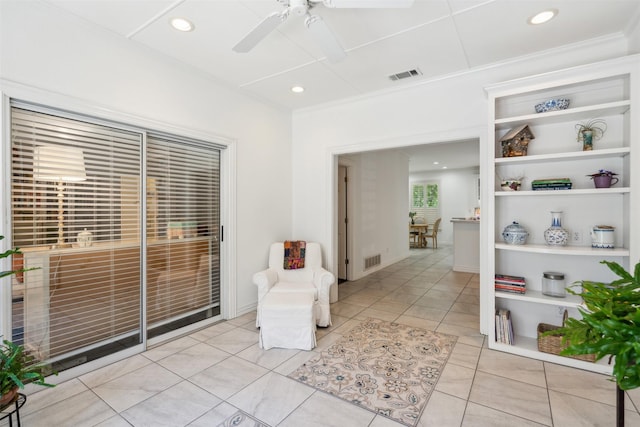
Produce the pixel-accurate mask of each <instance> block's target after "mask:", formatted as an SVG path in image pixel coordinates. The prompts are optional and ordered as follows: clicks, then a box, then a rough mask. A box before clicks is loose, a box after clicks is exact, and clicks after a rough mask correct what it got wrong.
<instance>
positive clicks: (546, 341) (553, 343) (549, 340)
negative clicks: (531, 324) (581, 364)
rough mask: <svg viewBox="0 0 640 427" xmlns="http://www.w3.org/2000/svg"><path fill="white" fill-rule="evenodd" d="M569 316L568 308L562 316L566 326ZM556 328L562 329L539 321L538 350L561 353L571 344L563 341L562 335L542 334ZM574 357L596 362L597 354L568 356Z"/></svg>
mask: <svg viewBox="0 0 640 427" xmlns="http://www.w3.org/2000/svg"><path fill="white" fill-rule="evenodd" d="M568 317H569V313H568V312H567V310H565V311H564V316H563V317H562V326H564V324H565V322H566V321H567V318H568ZM556 329H560V326H556V325H550V324H548V323H539V324H538V350H539V351H542V352H544V353H551V354H557V355H560V352H561V351H562V350H564V349H565V348H567V347H568V346H569V342H566V343H564V344H563V343H562V335H547V336H542V334H544V333H545V332H549V331H555V330H556ZM566 357H570V358H572V359H579V360H584V361H587V362H595V360H596V356H595V354H576V355H573V356H566Z"/></svg>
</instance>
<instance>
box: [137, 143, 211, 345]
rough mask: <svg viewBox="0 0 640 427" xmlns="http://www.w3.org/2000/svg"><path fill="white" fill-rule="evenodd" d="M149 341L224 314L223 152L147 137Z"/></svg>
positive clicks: (198, 144)
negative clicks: (151, 338) (150, 338)
mask: <svg viewBox="0 0 640 427" xmlns="http://www.w3.org/2000/svg"><path fill="white" fill-rule="evenodd" d="M147 195H148V196H149V195H153V197H147V200H148V202H147V212H148V216H147V218H149V220H148V222H147V322H148V330H149V332H148V334H149V337H155V336H157V335H159V334H162V333H164V332H167V331H170V330H173V329H177V328H180V327H181V326H183V325H185V324H190V323H193V322H196V321H199V320H203V319H207V318H209V317H211V316H215V315H219V314H220V269H219V267H220V245H219V241H218V230H220V151H219V150H211V147H208V146H206V145H203V144H201V143H197V142H195V141H187V140H181V139H179V138H176V137H171V136H166V135H157V134H149V136H148V138H147Z"/></svg>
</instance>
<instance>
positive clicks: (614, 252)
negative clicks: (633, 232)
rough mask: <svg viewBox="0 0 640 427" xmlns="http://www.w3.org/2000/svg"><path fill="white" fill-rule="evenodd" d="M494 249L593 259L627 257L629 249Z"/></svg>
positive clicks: (498, 247) (553, 247) (503, 244)
mask: <svg viewBox="0 0 640 427" xmlns="http://www.w3.org/2000/svg"><path fill="white" fill-rule="evenodd" d="M495 248H496V249H500V250H505V251H515V252H529V253H539V254H552V255H580V256H595V257H602V256H607V257H612V256H614V257H624V256H629V249H625V248H614V249H600V248H592V247H590V246H549V245H509V244H506V243H496V244H495Z"/></svg>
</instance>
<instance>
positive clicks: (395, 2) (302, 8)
mask: <svg viewBox="0 0 640 427" xmlns="http://www.w3.org/2000/svg"><path fill="white" fill-rule="evenodd" d="M277 1H278V3H280V4H282V5H283V6H285V9H284V10H283V11H280V12H273V13H271V14H270V15H268V16H267V17H266V18H264V19H263V20H262V21H261V22H260V23H259V24H258V25H257V26H256V27H255V28H254V29H253V30H251V31H250V32H249V33H248V34H247V35H246V36H244V38H243V39H242V40H240V42H238V44H236V45H235V46H234V47H233V50H234V51H235V52H239V53H246V52H249V51H250V50H251V49H253V48H254V47H255V46H256V45H257V44H258V43H260V41H262V40H263V39H264V38H265V37H267V36H268V35H269V34H270V33H271V32H272V31H273V30H275V29H276V28H277V27H278V26H279V25H280V24H282V23H283V22H284V21H286V20H287V18H288V17H289V14H293V15H296V16H301V17H302V16H304V17H305V19H304V24H305V26H306V27H307V30H309V34H311V37H312V38H313V39H314V40H315V42H316V43H317V44H318V45H319V46H320V48H321V49H322V51H323V52H324V53H325V55H327V58H328V59H329V61H331V62H338V61H340V60H341V59H343V58H344V57H345V56H346V53H345V51H344V49H343V48H342V46H340V43H339V42H338V40H337V39H336V37H335V35H334V34H333V32H332V31H331V30H330V29H329V27H328V26H327V24H325V22H324V21H323V20H322V18H321V17H319V16H317V15H312V14H310V13H309V11H310V10H311V9H312V8H314V7H315V6H316V5H318V4H322V5H324V6H325V7H329V8H342V9H347V8H352V9H371V8H378V9H381V8H407V7H411V5H412V4H413V1H414V0H277Z"/></svg>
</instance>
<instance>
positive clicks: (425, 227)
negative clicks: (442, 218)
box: [409, 223, 429, 248]
mask: <svg viewBox="0 0 640 427" xmlns="http://www.w3.org/2000/svg"><path fill="white" fill-rule="evenodd" d="M427 231H429V224H427V223H422V224H409V233H412V232H417V233H418V246H417V247H419V248H424V247H426V245H427V240H426V239H424V238H423V237H422V236H423V235H425V234H427ZM409 243H411V242H409Z"/></svg>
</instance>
